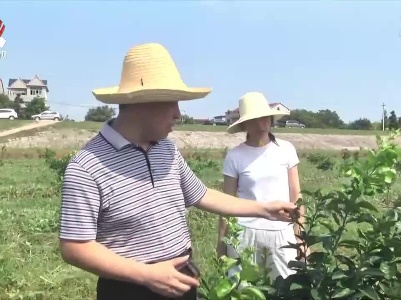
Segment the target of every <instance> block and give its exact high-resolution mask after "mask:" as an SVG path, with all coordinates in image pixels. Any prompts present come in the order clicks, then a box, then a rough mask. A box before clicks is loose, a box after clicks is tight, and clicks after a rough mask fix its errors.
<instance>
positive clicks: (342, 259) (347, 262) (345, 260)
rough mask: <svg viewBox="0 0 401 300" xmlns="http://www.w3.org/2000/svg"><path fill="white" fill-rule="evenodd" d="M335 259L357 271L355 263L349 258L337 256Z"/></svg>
mask: <svg viewBox="0 0 401 300" xmlns="http://www.w3.org/2000/svg"><path fill="white" fill-rule="evenodd" d="M334 257H335V258H337V259H338V260H339V261H340V262H341V263H343V264H345V265H346V266H348V268H349V269H355V264H354V262H353V261H352V260H351V259H349V258H348V257H346V256H344V255H339V254H338V255H335V256H334Z"/></svg>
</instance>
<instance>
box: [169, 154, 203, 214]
mask: <svg viewBox="0 0 401 300" xmlns="http://www.w3.org/2000/svg"><path fill="white" fill-rule="evenodd" d="M175 156H176V159H177V162H178V167H179V171H180V177H181V189H182V193H183V195H184V199H185V206H186V207H189V206H193V205H195V204H197V203H198V202H199V201H200V200H201V199H202V198H203V196H205V194H206V192H207V187H206V186H205V185H204V184H203V182H202V181H201V180H200V179H199V178H198V177H197V176H196V175H195V174H194V173H193V172H192V170H191V169H190V168H189V166H188V164H187V162H186V161H185V159H184V158H183V157H182V155H181V153H180V151H179V150H178V149H177V148H175Z"/></svg>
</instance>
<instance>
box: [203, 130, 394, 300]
mask: <svg viewBox="0 0 401 300" xmlns="http://www.w3.org/2000/svg"><path fill="white" fill-rule="evenodd" d="M399 133H400V132H399V131H392V132H390V134H389V136H387V137H379V136H378V137H377V149H375V150H373V149H372V150H370V151H369V152H368V155H367V156H366V157H364V158H358V159H353V160H347V161H346V162H345V163H344V164H343V165H342V166H341V168H340V171H339V172H340V174H339V175H340V176H342V177H343V179H344V180H343V182H344V183H343V184H342V186H341V187H339V188H337V189H336V188H333V190H332V191H331V192H329V193H323V192H322V191H321V190H317V191H314V192H311V191H303V194H304V195H308V196H309V197H308V198H309V199H308V201H306V200H304V201H299V205H301V203H302V204H304V205H306V207H307V212H308V213H307V215H306V224H304V226H302V228H303V231H302V232H301V235H300V236H298V237H299V238H300V240H301V241H302V242H300V243H298V244H290V245H288V246H286V247H292V248H297V249H298V248H299V247H301V246H305V247H307V248H310V250H311V251H310V254H309V255H308V257H300V258H299V259H298V260H295V261H291V262H290V263H289V267H290V268H291V269H293V270H294V271H296V272H295V274H293V275H290V276H289V277H287V278H282V277H281V276H279V277H277V278H276V279H275V280H274V281H273V282H270V280H269V279H268V270H266V269H264V270H261V269H260V267H259V266H257V265H255V264H253V263H252V261H251V259H250V256H251V254H252V253H253V249H251V248H247V249H246V250H245V251H243V252H242V253H239V257H238V258H228V257H225V256H223V257H221V258H220V259H218V260H217V259H216V269H217V272H218V274H219V275H218V276H217V277H216V278H214V279H213V281H209V282H205V281H204V280H203V282H202V289H201V291H200V294H201V297H202V298H203V299H206V300H217V299H232V300H240V299H254V300H259V299H260V300H262V299H277V300H278V299H283V300H284V299H293V300H298V299H299V300H303V299H305V300H306V299H316V300H317V299H322V300H325V299H355V300H356V299H363V300H364V299H378V300H380V299H400V298H401V296H400V295H401V272H400V270H401V209H400V208H389V206H388V205H385V203H381V202H379V201H377V200H376V199H377V198H379V199H383V196H384V199H385V200H391V199H386V198H385V197H386V196H387V195H388V194H389V193H388V191H389V189H391V187H392V185H393V184H394V181H395V180H396V178H397V176H398V175H397V170H398V169H399V162H400V160H401V149H400V147H399V145H397V144H396V142H395V138H396V137H397V136H398V135H399ZM228 228H229V229H228V235H227V237H226V238H225V239H224V242H225V243H226V244H228V245H231V246H232V247H234V248H236V249H238V235H239V232H240V231H241V227H240V226H239V225H238V224H237V223H236V222H235V218H228ZM350 232H352V233H353V236H352V238H350V234H349V233H350ZM235 266H238V269H237V270H238V271H237V272H236V273H235V274H234V275H232V274H231V275H230V276H229V270H230V269H231V270H232V268H233V267H235Z"/></svg>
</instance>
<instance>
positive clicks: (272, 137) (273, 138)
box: [246, 131, 279, 146]
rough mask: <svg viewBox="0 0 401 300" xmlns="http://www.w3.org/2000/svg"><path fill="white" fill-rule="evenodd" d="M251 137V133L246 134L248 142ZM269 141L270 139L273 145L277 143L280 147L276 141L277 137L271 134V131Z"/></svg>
mask: <svg viewBox="0 0 401 300" xmlns="http://www.w3.org/2000/svg"><path fill="white" fill-rule="evenodd" d="M249 137H250V135H249V133H247V134H246V140H249ZM269 139H270V140H271V141H272V142H273V143H275V144H276V145H277V146H279V144H278V143H277V141H276V137H275V136H274V134H273V133H271V132H270V131H269Z"/></svg>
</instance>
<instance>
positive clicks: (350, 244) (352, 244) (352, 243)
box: [338, 240, 361, 249]
mask: <svg viewBox="0 0 401 300" xmlns="http://www.w3.org/2000/svg"><path fill="white" fill-rule="evenodd" d="M338 245H339V246H340V247H345V248H352V249H353V248H355V249H359V248H360V247H361V244H360V242H359V241H356V240H342V241H340V242H339V243H338Z"/></svg>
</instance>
